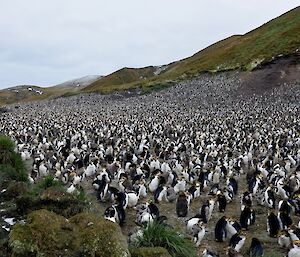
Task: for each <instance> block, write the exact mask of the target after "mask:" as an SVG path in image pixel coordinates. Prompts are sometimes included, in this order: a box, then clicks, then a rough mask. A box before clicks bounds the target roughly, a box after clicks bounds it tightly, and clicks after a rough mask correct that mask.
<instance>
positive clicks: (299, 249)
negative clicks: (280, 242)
mask: <svg viewBox="0 0 300 257" xmlns="http://www.w3.org/2000/svg"><path fill="white" fill-rule="evenodd" d="M292 244H293V247H292V248H291V249H290V250H289V252H288V254H287V257H299V256H300V241H299V240H298V241H293V243H292Z"/></svg>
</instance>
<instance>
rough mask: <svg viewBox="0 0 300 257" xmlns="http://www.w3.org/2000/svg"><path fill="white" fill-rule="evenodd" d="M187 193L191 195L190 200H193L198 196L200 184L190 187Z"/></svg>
mask: <svg viewBox="0 0 300 257" xmlns="http://www.w3.org/2000/svg"><path fill="white" fill-rule="evenodd" d="M188 192H189V193H190V194H191V196H192V198H193V199H195V198H197V197H199V196H200V193H201V192H200V184H199V183H196V184H195V185H192V186H191V187H190V188H189V189H188Z"/></svg>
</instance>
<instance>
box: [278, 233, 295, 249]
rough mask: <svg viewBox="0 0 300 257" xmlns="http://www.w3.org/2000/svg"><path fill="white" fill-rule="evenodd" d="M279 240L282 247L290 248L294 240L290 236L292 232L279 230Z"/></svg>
mask: <svg viewBox="0 0 300 257" xmlns="http://www.w3.org/2000/svg"><path fill="white" fill-rule="evenodd" d="M277 242H278V244H279V246H280V247H284V248H288V247H289V246H290V245H291V243H292V241H291V238H290V234H289V233H288V231H287V230H281V231H279V234H278V237H277Z"/></svg>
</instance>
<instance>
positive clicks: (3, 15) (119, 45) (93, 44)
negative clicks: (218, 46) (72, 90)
mask: <svg viewBox="0 0 300 257" xmlns="http://www.w3.org/2000/svg"><path fill="white" fill-rule="evenodd" d="M297 5H299V0H276V1H275V0H251V1H242V0H214V1H212V0H208V1H207V0H151V1H150V0H127V1H124V0H118V1H116V0H1V1H0V33H1V34H0V35H1V40H0V88H5V87H9V86H15V85H20V84H35V85H41V86H49V85H54V84H58V83H61V82H64V81H66V80H69V79H74V78H78V77H82V76H85V75H107V74H109V73H111V72H113V71H115V70H117V69H120V68H122V67H125V66H126V67H142V66H147V65H160V64H167V63H170V62H172V61H175V60H179V59H182V58H185V57H188V56H190V55H192V54H194V53H195V52H198V51H199V50H201V49H203V48H204V47H206V46H208V45H210V44H212V43H215V42H216V41H218V40H221V39H223V38H225V37H228V36H230V35H233V34H243V33H246V32H248V31H249V30H251V29H254V28H256V27H258V26H260V25H262V24H263V23H265V22H267V21H269V20H270V19H272V18H275V17H277V16H279V15H281V14H283V13H284V12H286V11H289V10H290V9H292V8H294V7H296V6H297Z"/></svg>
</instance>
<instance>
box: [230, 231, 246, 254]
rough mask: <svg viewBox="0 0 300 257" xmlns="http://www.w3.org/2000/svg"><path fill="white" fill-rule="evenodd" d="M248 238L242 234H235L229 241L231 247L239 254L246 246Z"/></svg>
mask: <svg viewBox="0 0 300 257" xmlns="http://www.w3.org/2000/svg"><path fill="white" fill-rule="evenodd" d="M245 241H246V237H245V236H244V235H241V234H240V233H236V234H234V235H233V236H232V237H231V238H230V241H229V247H231V248H232V249H234V250H235V251H237V252H240V250H241V248H242V247H243V245H244V244H245Z"/></svg>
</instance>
